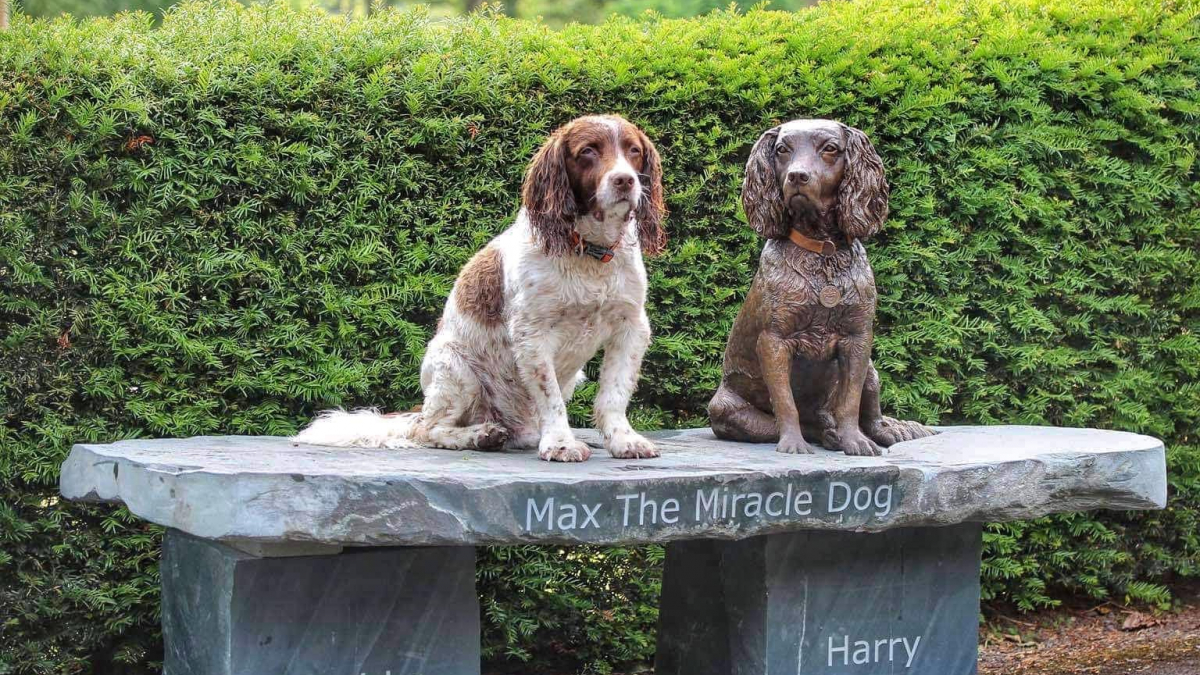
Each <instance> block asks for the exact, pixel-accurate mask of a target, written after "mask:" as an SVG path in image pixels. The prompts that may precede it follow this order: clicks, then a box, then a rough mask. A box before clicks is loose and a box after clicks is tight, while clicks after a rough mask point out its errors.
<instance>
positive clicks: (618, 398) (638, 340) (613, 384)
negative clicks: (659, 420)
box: [595, 314, 658, 459]
mask: <svg viewBox="0 0 1200 675" xmlns="http://www.w3.org/2000/svg"><path fill="white" fill-rule="evenodd" d="M649 345H650V320H649V319H647V318H646V315H645V314H642V315H641V316H639V317H637V318H636V319H631V320H626V321H624V322H623V323H621V324H620V327H619V328H618V329H617V330H615V331H613V334H612V335H611V336H609V338H608V341H607V342H606V343H605V345H604V365H602V366H601V367H600V389H599V391H598V392H597V394H596V407H595V419H596V428H598V429H599V430H600V434H601V435H602V436H603V437H604V447H605V448H606V449H607V450H608V452H609V454H611V455H612V456H613V457H618V458H623V459H637V458H645V457H658V448H656V447H654V444H653V443H651V442H650V441H648V440H646V438H645V437H644V436H642V435H641V434H639V433H637V432H636V431H634V430H633V427H632V426H630V425H629V419H628V418H627V417H626V415H625V412H626V409H627V408H628V407H629V398H630V397H631V396H632V395H633V390H634V388H636V387H637V380H638V372H639V371H640V370H641V367H642V355H643V354H645V353H646V347H647V346H649Z"/></svg>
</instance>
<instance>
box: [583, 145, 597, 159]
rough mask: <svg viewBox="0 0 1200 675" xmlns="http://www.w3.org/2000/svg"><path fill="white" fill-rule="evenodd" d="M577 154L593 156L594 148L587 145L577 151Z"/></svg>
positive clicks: (594, 154) (594, 153)
mask: <svg viewBox="0 0 1200 675" xmlns="http://www.w3.org/2000/svg"><path fill="white" fill-rule="evenodd" d="M579 156H580V157H595V156H596V149H595V148H593V147H592V146H590V145H589V146H587V147H586V148H584V149H582V150H580V151H579Z"/></svg>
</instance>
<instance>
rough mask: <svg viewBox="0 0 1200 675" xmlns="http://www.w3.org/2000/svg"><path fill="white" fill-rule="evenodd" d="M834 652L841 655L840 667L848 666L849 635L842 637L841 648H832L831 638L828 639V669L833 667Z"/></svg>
mask: <svg viewBox="0 0 1200 675" xmlns="http://www.w3.org/2000/svg"><path fill="white" fill-rule="evenodd" d="M834 652H841V653H842V665H844V666H848V665H850V636H849V635H846V636H844V639H843V640H842V646H841V647H834V646H833V638H829V667H830V668H832V667H833V653H834Z"/></svg>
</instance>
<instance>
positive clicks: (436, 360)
mask: <svg viewBox="0 0 1200 675" xmlns="http://www.w3.org/2000/svg"><path fill="white" fill-rule="evenodd" d="M423 367H424V368H425V369H426V370H427V372H429V373H430V375H431V377H430V378H429V380H428V383H427V384H426V386H425V402H424V404H423V405H422V407H421V420H420V422H419V423H417V425H416V426H415V427H414V429H413V440H415V441H417V442H418V443H420V444H421V445H429V446H433V447H435V448H444V449H446V450H470V449H480V450H491V449H496V448H499V447H501V446H502V445H504V442H505V440H506V439H507V436H508V433H507V431H505V429H504V427H502V426H500V425H499V424H495V423H494V422H483V423H480V424H470V425H467V426H461V424H462V422H463V418H464V417H465V416H466V413H467V411H468V410H469V409H470V408H471V406H472V405H473V404H474V403H475V402H476V401H477V400H478V399H479V398H480V397H482V396H484V395H485V392H484V391H483V387H482V386H481V385H480V383H479V377H478V375H476V374H475V373H473V372H470V369H469V368H467V366H466V365H465V364H464V363H463V362H462V360H461V359H460V358H459V357H458V356H457V355H455V354H453V353H451V352H449V351H446V352H437V353H433V354H431V355H430V359H429V360H428V363H426V364H424V366H423Z"/></svg>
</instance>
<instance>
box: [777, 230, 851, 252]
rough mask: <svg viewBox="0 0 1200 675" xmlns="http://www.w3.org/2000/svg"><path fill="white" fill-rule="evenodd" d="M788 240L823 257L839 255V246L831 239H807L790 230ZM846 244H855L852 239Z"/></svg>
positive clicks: (848, 238) (847, 240) (848, 239)
mask: <svg viewBox="0 0 1200 675" xmlns="http://www.w3.org/2000/svg"><path fill="white" fill-rule="evenodd" d="M788 239H790V240H791V241H792V243H793V244H795V245H797V246H799V247H800V248H802V249H805V250H808V251H812V252H813V253H820V254H821V255H833V254H834V253H837V245H836V244H834V243H833V242H832V241H830V240H829V239H824V240H818V239H813V238H812V237H806V236H804V235H803V234H800V233H799V232H797V231H796V230H794V229H789V230H788ZM846 242H847V243H850V244H852V243H853V242H852V241H851V239H850V237H846Z"/></svg>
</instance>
